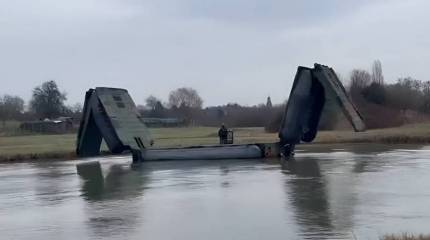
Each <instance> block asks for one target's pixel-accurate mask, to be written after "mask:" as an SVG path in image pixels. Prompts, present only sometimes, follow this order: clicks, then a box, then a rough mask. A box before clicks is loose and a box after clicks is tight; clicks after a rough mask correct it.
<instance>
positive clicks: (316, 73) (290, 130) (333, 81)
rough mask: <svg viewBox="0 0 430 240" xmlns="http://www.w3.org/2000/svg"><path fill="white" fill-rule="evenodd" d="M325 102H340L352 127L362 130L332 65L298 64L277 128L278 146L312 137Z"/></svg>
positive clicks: (360, 123) (360, 122) (309, 140)
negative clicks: (311, 65)
mask: <svg viewBox="0 0 430 240" xmlns="http://www.w3.org/2000/svg"><path fill="white" fill-rule="evenodd" d="M326 102H329V103H332V104H337V105H339V106H340V107H341V108H342V110H343V113H344V114H345V115H346V116H347V118H348V119H349V121H350V122H351V124H352V126H353V127H354V129H355V131H364V130H365V125H364V123H363V119H362V117H361V116H360V114H359V112H358V111H357V109H356V108H355V107H354V105H353V104H352V102H351V101H350V99H349V98H348V96H347V94H346V91H345V89H344V87H343V86H342V83H341V82H340V81H339V79H338V78H337V76H336V74H335V72H334V71H333V69H331V68H329V67H327V66H323V65H320V64H315V67H314V68H313V69H311V68H305V67H299V68H298V70H297V74H296V77H295V78H294V83H293V87H292V89H291V93H290V97H289V99H288V103H287V106H286V110H285V114H284V118H283V121H282V123H281V127H280V130H279V138H280V142H281V146H285V145H287V144H288V145H294V144H298V143H300V141H304V142H311V141H313V140H314V139H315V137H316V134H317V131H318V124H319V120H320V117H321V113H322V110H323V108H324V104H325V103H326Z"/></svg>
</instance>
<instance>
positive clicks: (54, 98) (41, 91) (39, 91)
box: [30, 80, 66, 118]
mask: <svg viewBox="0 0 430 240" xmlns="http://www.w3.org/2000/svg"><path fill="white" fill-rule="evenodd" d="M65 100H66V94H65V93H62V92H60V90H59V88H58V86H57V83H56V82H55V81H52V80H51V81H47V82H44V83H42V85H41V86H38V87H36V88H34V89H33V98H32V99H31V102H30V107H31V110H32V111H33V112H34V113H36V115H38V116H39V117H42V118H53V117H58V116H60V115H61V114H63V113H64V112H65V110H66V106H65V105H64V101H65Z"/></svg>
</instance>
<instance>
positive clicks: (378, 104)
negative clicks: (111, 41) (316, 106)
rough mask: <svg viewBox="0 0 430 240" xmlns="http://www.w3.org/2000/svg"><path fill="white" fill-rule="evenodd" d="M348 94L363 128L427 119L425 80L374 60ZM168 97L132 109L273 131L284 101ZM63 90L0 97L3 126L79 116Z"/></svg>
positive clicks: (333, 114) (333, 115) (328, 122)
mask: <svg viewBox="0 0 430 240" xmlns="http://www.w3.org/2000/svg"><path fill="white" fill-rule="evenodd" d="M345 85H347V90H348V94H349V96H350V98H351V100H352V101H353V103H354V104H355V105H356V107H357V108H358V110H359V111H360V113H361V114H362V115H363V118H364V121H365V123H366V125H367V126H368V127H369V128H381V127H393V126H399V125H402V124H405V123H410V122H416V121H420V120H423V119H424V120H427V119H430V117H427V116H430V81H421V80H417V79H414V78H411V77H405V78H398V79H397V81H395V82H394V83H386V81H385V79H384V75H383V71H382V64H381V62H380V61H378V60H376V61H374V62H373V64H372V67H371V68H370V71H368V70H366V69H353V70H352V71H351V73H350V76H349V79H347V80H346V84H345ZM167 99H168V101H167V102H163V101H162V100H161V99H160V98H158V97H155V96H152V95H151V96H149V97H148V98H146V99H145V103H144V104H143V105H138V110H139V111H140V112H141V113H142V115H143V116H144V117H147V118H177V119H180V120H181V121H183V122H184V123H185V124H188V125H199V126H219V125H221V124H222V123H224V124H226V125H227V126H229V127H261V126H265V128H266V130H267V131H272V132H276V131H277V130H278V127H279V125H280V122H281V120H282V115H283V113H284V109H285V102H284V103H280V104H273V103H272V101H271V99H270V97H268V98H267V99H266V102H265V103H261V104H259V105H255V106H242V105H239V104H237V103H228V104H225V105H219V106H209V107H205V108H203V99H202V98H201V96H200V95H199V93H198V92H197V91H196V90H195V89H193V88H188V87H182V88H178V89H175V90H172V91H171V92H170V93H169V94H168V96H167ZM66 100H67V95H66V93H65V92H63V91H61V90H60V88H59V87H58V85H57V83H56V82H55V81H53V80H51V81H47V82H44V83H42V84H41V85H39V86H36V87H35V88H34V89H33V91H32V98H31V100H30V101H29V102H28V105H27V106H28V107H27V108H26V107H25V106H26V105H25V101H24V100H23V99H22V98H20V97H19V96H11V95H3V96H0V120H1V121H2V122H3V126H4V124H5V122H6V121H8V120H18V121H29V120H40V119H46V118H48V119H55V118H57V117H60V116H67V117H73V118H74V119H76V120H77V121H79V119H80V117H81V114H82V104H80V103H77V104H75V105H73V106H67V105H66V104H65V102H66ZM340 115H341V111H339V109H330V108H329V107H326V108H325V109H324V112H323V116H322V119H321V121H320V128H321V129H333V128H335V127H336V126H337V125H338V122H339V121H338V120H339V119H340V120H342V117H340Z"/></svg>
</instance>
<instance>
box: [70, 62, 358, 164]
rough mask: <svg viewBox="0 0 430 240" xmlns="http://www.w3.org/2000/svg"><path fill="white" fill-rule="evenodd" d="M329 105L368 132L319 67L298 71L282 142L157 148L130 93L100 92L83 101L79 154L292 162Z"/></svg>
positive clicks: (340, 88) (336, 82) (342, 91)
mask: <svg viewBox="0 0 430 240" xmlns="http://www.w3.org/2000/svg"><path fill="white" fill-rule="evenodd" d="M325 104H337V105H338V106H340V107H341V109H342V110H343V113H344V114H345V116H346V117H347V119H348V120H349V121H350V123H351V124H352V126H353V128H354V130H355V131H364V130H365V126H364V123H363V119H362V117H361V115H360V113H359V112H358V111H357V109H356V108H355V107H354V105H353V104H352V102H351V101H350V99H349V98H348V96H347V94H346V91H345V89H344V87H343V85H342V83H341V82H340V81H339V79H338V78H337V76H336V73H335V72H334V71H333V69H331V68H329V67H327V66H324V65H320V64H315V65H314V68H306V67H298V70H297V73H296V76H295V78H294V83H293V87H292V89H291V92H290V96H289V99H288V103H287V106H286V109H285V113H284V117H283V120H282V123H281V126H280V128H279V142H277V143H256V144H242V145H212V146H207V145H204V146H195V147H182V148H155V147H152V142H153V141H152V139H151V138H150V134H149V131H148V129H147V127H146V126H145V124H144V122H143V120H142V116H141V115H140V114H139V112H138V111H137V109H136V106H135V104H134V102H133V100H132V98H131V97H130V95H129V94H128V92H127V90H125V89H119V88H105V87H97V88H95V89H90V90H88V91H87V93H86V95H85V104H84V109H83V117H82V120H81V124H80V127H79V132H78V139H77V147H76V152H77V154H78V156H80V157H91V156H96V155H98V154H99V153H100V146H101V143H102V140H103V139H104V141H105V142H106V144H107V146H108V148H109V150H110V152H111V153H113V154H121V153H124V152H131V153H132V155H133V162H140V161H151V160H186V159H189V160H192V159H199V160H200V159H201V160H210V159H238V158H239V159H244V158H261V157H277V156H281V155H283V156H285V157H288V156H290V155H291V154H292V153H293V151H294V146H295V145H296V144H299V143H300V142H312V141H313V140H314V139H315V137H316V134H317V131H318V123H319V120H320V117H321V113H322V111H323V107H324V105H325Z"/></svg>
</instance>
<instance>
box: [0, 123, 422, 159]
mask: <svg viewBox="0 0 430 240" xmlns="http://www.w3.org/2000/svg"><path fill="white" fill-rule="evenodd" d="M234 132H235V143H255V142H261V143H263V142H276V141H278V137H277V134H276V133H266V132H264V130H263V128H238V129H234ZM151 133H152V136H153V138H154V139H155V146H156V147H167V146H169V147H170V146H191V145H199V144H216V143H218V137H217V128H212V127H192V128H155V129H151ZM75 141H76V135H75V134H63V135H27V136H4V137H0V161H12V160H28V159H53V158H56V159H71V158H75V154H74V150H75ZM314 142H315V143H401V144H405V143H406V144H409V143H410V144H427V143H430V124H417V125H407V126H403V127H400V128H388V129H377V130H369V131H366V132H362V133H355V132H352V131H321V132H319V134H318V137H317V139H316V140H315V141H314ZM104 149H106V147H104Z"/></svg>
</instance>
